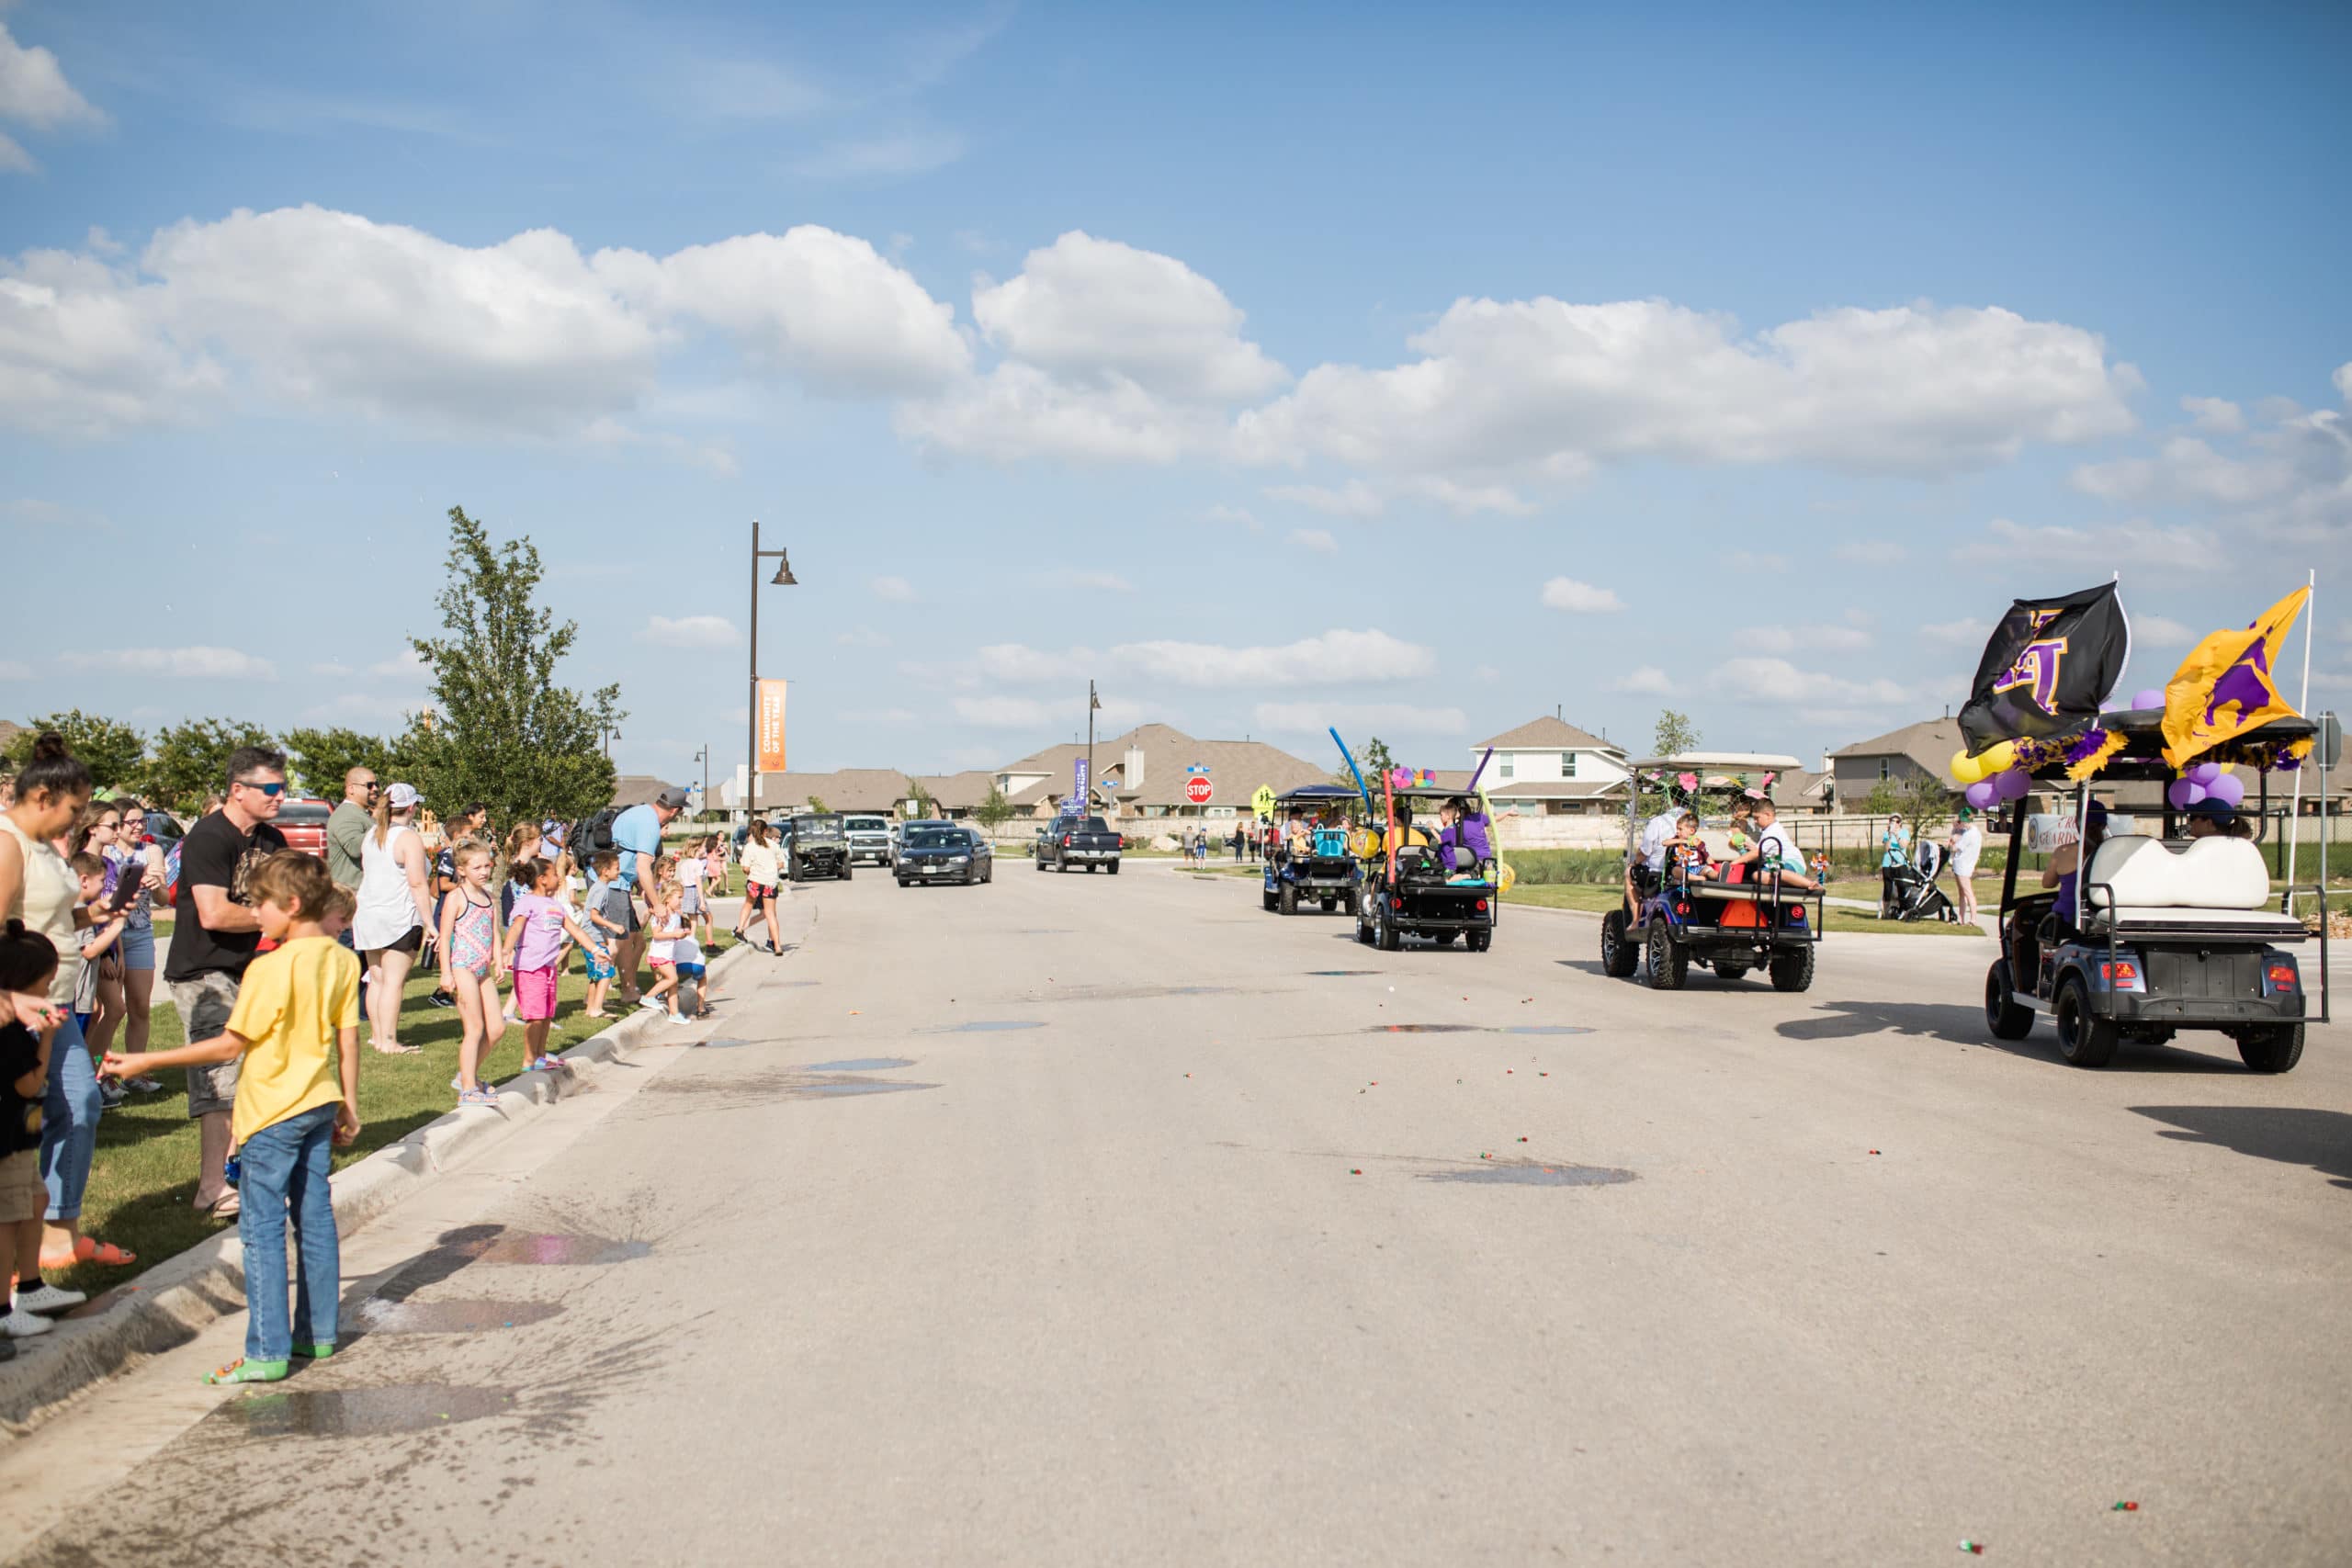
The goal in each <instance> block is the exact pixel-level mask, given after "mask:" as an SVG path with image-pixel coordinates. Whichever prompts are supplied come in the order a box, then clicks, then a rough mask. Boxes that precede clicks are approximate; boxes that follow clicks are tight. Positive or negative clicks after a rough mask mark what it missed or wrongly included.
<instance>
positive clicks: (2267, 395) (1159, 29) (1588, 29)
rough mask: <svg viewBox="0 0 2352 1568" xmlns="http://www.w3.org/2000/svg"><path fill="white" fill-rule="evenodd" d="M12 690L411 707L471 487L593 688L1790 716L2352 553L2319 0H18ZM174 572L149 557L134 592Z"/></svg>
mask: <svg viewBox="0 0 2352 1568" xmlns="http://www.w3.org/2000/svg"><path fill="white" fill-rule="evenodd" d="M0 27H5V28H6V42H5V45H0V136H5V137H6V141H0V530H5V532H6V537H7V539H8V544H9V551H10V555H11V556H12V558H14V559H15V561H16V562H17V563H18V565H19V567H20V568H23V567H29V568H30V579H29V581H31V582H32V583H34V584H35V585H36V587H37V588H38V590H39V592H37V593H36V594H34V595H33V596H31V598H30V599H29V600H20V601H19V604H18V613H17V615H14V616H12V617H11V621H12V632H13V635H12V637H11V639H10V640H11V646H10V647H9V648H8V649H6V650H4V651H0V713H6V714H9V715H23V714H30V713H38V712H42V711H47V710H49V709H51V708H56V707H65V706H74V705H79V706H82V707H85V708H96V709H98V710H102V711H105V712H107V713H110V714H114V715H117V716H124V717H130V718H132V719H134V720H136V721H137V722H140V723H141V724H143V725H147V726H151V727H152V726H153V725H156V724H160V723H164V722H168V721H170V720H172V719H175V718H177V717H180V716H185V715H190V714H227V715H237V716H250V717H253V718H255V719H259V720H261V721H263V722H266V723H269V724H272V725H277V726H285V725H291V724H296V723H303V722H320V721H340V722H349V723H354V724H356V725H358V726H360V727H362V728H382V729H390V728H397V726H398V725H399V723H400V721H401V714H402V713H403V712H404V711H406V710H407V709H410V708H413V706H415V705H416V704H417V703H418V702H419V701H420V700H421V698H420V693H421V686H420V684H419V682H418V681H417V677H416V674H415V671H413V669H412V668H409V667H407V666H406V665H405V663H404V661H403V660H402V659H401V649H402V648H403V646H404V644H403V640H402V639H403V637H405V636H406V635H407V634H410V633H414V632H423V631H426V630H428V629H429V628H430V621H431V617H432V615H433V609H432V600H433V596H434V593H435V591H436V589H437V587H438V584H439V573H440V570H441V560H440V557H441V543H442V537H443V534H442V524H441V517H442V513H443V512H444V510H445V509H446V508H447V506H449V505H450V504H452V503H459V504H463V505H464V506H465V507H467V509H468V510H469V512H471V513H474V514H475V515H477V516H479V517H482V518H484V519H485V520H487V521H488V523H489V524H490V525H491V526H492V529H493V531H495V532H499V533H502V534H503V533H514V532H527V533H528V534H530V535H531V536H532V537H533V539H534V540H535V541H536V542H537V544H538V545H539V547H540V548H541V549H542V551H543V552H544V553H545V554H546V556H547V557H548V561H549V563H550V566H551V568H552V571H551V576H550V580H549V582H548V595H549V597H550V599H551V600H552V602H553V603H554V604H555V605H556V607H557V608H558V609H559V611H560V613H562V614H564V615H570V616H572V617H574V618H576V619H577V620H578V621H579V622H580V624H581V626H582V630H583V633H584V634H585V635H584V637H583V639H582V649H581V652H580V653H579V655H578V657H577V658H576V660H575V661H574V666H573V669H572V670H571V678H572V679H573V680H574V681H575V682H577V683H578V684H580V685H582V686H583V687H585V686H593V685H595V684H599V683H602V682H605V681H612V680H617V681H619V682H621V684H622V687H623V700H624V704H625V705H626V706H628V708H629V709H630V710H631V712H632V715H633V716H632V718H631V720H630V721H629V723H628V725H627V726H626V727H625V734H624V739H622V741H621V742H620V743H619V744H618V745H617V746H616V749H615V751H616V761H619V762H620V763H621V764H622V765H623V766H624V767H625V768H627V769H628V770H630V771H641V772H651V773H663V774H666V775H670V776H673V777H674V776H683V775H684V774H686V773H690V772H693V771H694V769H693V766H692V764H691V763H690V762H689V761H688V759H689V758H690V757H691V755H692V754H693V752H694V751H695V749H696V748H698V747H700V746H702V745H704V744H705V743H706V742H707V743H708V744H709V746H710V749H711V752H712V755H713V758H714V759H715V760H716V761H718V763H719V764H720V766H719V767H718V768H717V769H715V770H714V773H718V774H723V773H725V772H726V771H727V770H728V769H729V768H731V766H732V765H733V763H734V762H735V761H739V760H740V759H741V754H742V749H743V732H744V723H743V717H742V715H743V709H744V704H745V688H744V684H743V673H742V671H743V669H744V648H743V643H742V637H743V632H744V627H745V622H746V604H745V600H746V594H747V591H748V590H747V570H746V567H745V564H744V562H743V559H742V554H743V551H744V549H745V547H746V545H747V539H748V533H749V520H750V519H752V517H755V516H756V517H759V518H761V519H762V520H763V524H764V525H765V527H766V529H767V531H768V534H769V536H770V538H771V540H772V541H774V542H781V543H784V544H786V545H787V546H788V547H790V549H791V551H792V558H793V565H794V568H795V570H796V572H797V575H798V576H799V578H800V580H801V582H802V584H803V585H802V586H801V587H798V588H796V589H790V590H777V589H770V590H766V591H764V592H765V597H764V598H763V601H762V607H761V617H762V628H761V631H762V637H761V644H762V660H761V662H762V666H763V672H765V673H768V674H772V675H782V676H786V677H788V678H790V679H791V680H792V681H793V682H794V689H793V710H792V719H793V724H792V746H793V761H794V762H795V764H796V765H797V766H801V767H814V768H823V767H833V766H845V765H878V766H899V767H906V768H910V769H926V770H927V769H933V768H940V769H944V768H949V767H956V766H970V765H984V764H989V763H994V762H998V761H1006V760H1010V759H1011V758H1012V757H1014V756H1018V755H1020V754H1022V753H1023V752H1026V751H1028V750H1032V749H1034V748H1035V747H1037V746H1041V745H1044V744H1047V743H1049V742H1051V741H1054V740H1057V739H1067V738H1068V737H1069V734H1070V733H1071V731H1072V730H1073V729H1074V728H1078V727H1080V726H1082V725H1083V722H1084V713H1083V694H1084V690H1085V684H1086V682H1087V680H1088V679H1089V678H1090V677H1091V678H1093V679H1095V680H1097V681H1098V682H1100V683H1101V685H1102V688H1103V692H1104V694H1105V701H1106V706H1107V708H1108V713H1107V715H1106V716H1107V717H1108V718H1109V719H1110V720H1111V722H1112V726H1113V728H1117V727H1118V726H1119V725H1120V724H1122V723H1124V722H1126V721H1129V720H1132V719H1136V718H1156V719H1161V720H1164V721H1166V722H1170V723H1172V724H1176V725H1178V726H1180V727H1182V728H1187V729H1189V730H1191V731H1193V733H1195V734H1200V735H1204V736H1239V735H1242V734H1250V735H1253V736H1256V737H1258V738H1260V739H1272V740H1274V741H1276V742H1277V743H1280V744H1284V745H1287V746H1289V747H1291V749H1293V750H1298V751H1300V752H1302V753H1303V754H1306V755H1308V756H1311V757H1317V758H1320V757H1322V756H1323V755H1324V753H1325V751H1326V750H1328V749H1329V742H1328V741H1319V742H1318V739H1317V738H1318V737H1319V735H1320V731H1321V728H1322V726H1323V724H1324V723H1327V722H1332V721H1336V722H1338V723H1340V726H1341V728H1343V729H1344V730H1346V731H1348V732H1350V733H1351V735H1356V736H1361V735H1363V734H1364V733H1367V732H1374V731H1376V732H1377V733H1379V734H1381V735H1383V736H1384V737H1385V738H1386V739H1389V741H1390V743H1391V745H1392V748H1393V749H1394V750H1395V751H1396V753H1397V756H1398V757H1399V759H1400V760H1405V761H1420V762H1423V763H1425V764H1428V765H1451V764H1453V763H1455V762H1457V761H1459V759H1460V756H1461V754H1462V751H1463V749H1464V748H1465V747H1467V746H1468V744H1469V743H1470V742H1471V741H1472V740H1474V739H1478V738H1480V737H1483V736H1485V735H1487V734H1490V733H1493V732H1495V731H1498V730H1500V729H1503V728H1509V727H1510V726H1512V725H1515V724H1517V723H1519V722H1521V721H1522V720H1524V719H1525V718H1528V717H1530V716H1533V715H1534V714H1536V713H1539V712H1549V711H1551V710H1552V709H1553V708H1554V707H1555V705H1557V706H1559V707H1561V708H1562V709H1563V710H1564V711H1565V712H1566V715H1567V716H1569V717H1570V718H1571V719H1573V720H1575V721H1577V722H1578V723H1580V724H1583V725H1584V726H1586V727H1587V728H1593V729H1597V730H1598V729H1606V730H1607V732H1608V733H1610V734H1611V736H1613V737H1618V738H1629V737H1640V736H1643V735H1645V733H1646V731H1647V729H1648V728H1649V725H1650V722H1651V720H1652V718H1653V717H1654V716H1655V714H1656V713H1657V709H1658V708H1659V707H1660V706H1661V705H1673V706H1676V707H1679V708H1682V709H1684V710H1686V711H1688V712H1690V713H1691V714H1692V715H1694V716H1696V718H1697V719H1698V721H1699V724H1700V727H1701V728H1702V732H1703V733H1704V735H1705V736H1706V738H1707V739H1708V740H1709V741H1710V742H1711V743H1714V744H1719V745H1724V746H1740V747H1752V748H1758V749H1772V750H1792V751H1796V752H1798V753H1801V754H1803V753H1808V752H1816V751H1819V750H1823V749H1825V748H1827V747H1832V746H1836V745H1839V744H1843V743H1845V742H1847V741H1849V740H1851V739H1859V738H1861V737H1863V736H1867V735H1870V734H1873V733H1876V732H1878V731H1880V730H1883V729H1885V728H1893V727H1894V726H1895V725H1898V724H1901V723H1905V722H1908V721H1909V720H1911V719H1913V718H1916V717H1919V716H1923V715H1928V714H1932V713H1934V712H1936V711H1938V710H1939V708H1940V706H1941V705H1943V704H1944V703H1946V702H1947V701H1950V700H1952V699H1954V698H1955V697H1956V696H1957V695H1958V694H1959V693H1960V691H1961V689H1962V686H1963V685H1964V682H1965V678H1966V674H1967V671H1969V670H1970V669H1971V668H1972V667H1973V662H1974V659H1975V655H1976V651H1977V649H1978V646H1979V644H1980V642H1981V637H1982V628H1983V626H1984V625H1985V623H1986V622H1987V621H1989V620H1990V619H1991V618H1992V616H1993V615H1995V614H1996V613H1997V611H1998V610H1999V609H2000V607H2001V606H2003V605H2004V604H2006V603H2007V600H2008V599H2009V598H2010V597H2011V596H2012V595H2014V594H2018V593H2030V592H2049V591H2058V590H2064V589H2070V588H2074V587H2078V586H2082V585H2084V584H2086V583H2087V582H2090V581H2098V580H2100V579H2102V578H2104V577H2106V576H2107V575H2108V574H2109V572H2111V571H2120V572H2121V573H2122V575H2123V581H2124V585H2125V595H2126V601H2127V603H2128V604H2130V605H2131V608H2132V611H2133V614H2134V618H2135V624H2136V625H2137V626H2138V628H2139V631H2140V638H2139V651H2138V653H2137V655H2136V657H2135V660H2134V668H2133V671H2131V675H2130V676H2129V677H2127V679H2128V680H2130V681H2131V682H2134V683H2139V682H2145V683H2156V682H2157V680H2159V679H2160V678H2161V676H2162V675H2164V674H2165V673H2166V672H2168V671H2169V670H2170V668H2171V664H2172V662H2173V660H2175V659H2177V649H2178V648H2179V647H2180V646H2181V645H2183V644H2185V642H2186V641H2187V640H2189V639H2190V638H2192V637H2194V636H2195V635H2196V634H2199V633H2201V632H2203V631H2205V630H2207V629H2211V627H2213V626H2219V625H2222V624H2224V623H2226V622H2231V621H2238V622H2243V621H2244V620H2245V619H2246V618H2248V617H2249V616H2251V615H2253V614H2254V613H2255V612H2256V610H2257V609H2259V608H2260V607H2262V606H2263V605H2265V604H2268V603H2269V602H2270V600H2271V599H2273V598H2275V597H2276V596H2277V595H2278V593H2279V592H2284V591H2285V590H2286V589H2287V588H2288V587H2290V586H2291V585H2292V583H2294V582H2295V581H2300V580H2301V575H2302V572H2303V571H2304V570H2306V569H2307V568H2314V567H2315V568H2317V569H2318V570H2319V571H2320V573H2321V588H2320V598H2319V611H2318V614H2317V615H2316V617H2315V624H2316V626H2317V627H2318V631H2319V637H2320V640H2319V643H2318V646H2317V649H2316V650H2315V654H2314V671H2315V682H2314V683H2315V693H2314V697H2315V705H2316V701H2317V700H2318V699H2320V698H2331V699H2333V700H2334V701H2335V702H2338V703H2341V702H2342V701H2343V700H2344V695H2343V694H2346V693H2347V692H2352V613H2347V606H2346V602H2345V601H2344V600H2343V599H2342V598H2341V597H2340V596H2339V595H2341V594H2342V593H2343V592H2346V590H2347V589H2352V576H2347V574H2346V573H2345V572H2344V570H2342V569H2343V568H2345V567H2346V566H2347V565H2352V550H2348V549H2347V547H2346V540H2347V538H2352V434H2347V417H2346V416H2347V403H2352V297H2347V295H2346V290H2345V289H2344V288H2343V287H2342V283H2341V275H2342V269H2343V265H2344V261H2345V257H2346V254H2347V250H2352V247H2347V244H2346V241H2347V238H2352V204H2347V203H2346V202H2345V201H2344V200H2343V199H2342V196H2343V191H2344V175H2343V164H2342V150H2343V149H2344V148H2345V147H2346V146H2347V145H2352V109H2348V108H2347V107H2346V103H2347V99H2346V95H2345V94H2344V93H2343V92H2342V91H2341V83H2340V79H2339V76H2340V71H2339V68H2340V63H2341V62H2342V61H2344V60H2345V59H2346V58H2347V57H2352V12H2347V11H2346V10H2344V9H2343V8H2340V7H2329V6H2303V7H2292V8H2288V7H2276V8H2259V7H2250V8H2238V9H2234V10H2230V11H2221V10H2212V9H2191V8H2188V7H2168V8H2165V9H2164V10H2163V11H2161V12H2158V13H2152V14H2143V13H2141V12H2139V11H2132V10H2126V9H2124V8H2119V7H2111V6H2084V7H2048V6H2039V7H2026V6H2018V7H1997V6H1996V7H1974V8H1969V9H1966V10H1964V11H1961V10H1954V11H1951V12H1949V13H1938V14H1933V15H1929V14H1925V13H1919V12H1916V11H1912V10H1908V9H1906V10H1904V11H1900V12H1889V11H1887V10H1885V9H1884V8H1882V7H1863V6H1852V7H1810V8H1806V9H1805V10H1804V13H1803V15H1801V16H1791V15H1787V14H1783V13H1773V14H1770V15H1761V14H1758V13H1756V12H1755V11H1754V10H1753V8H1749V7H1731V6H1725V7H1720V8H1715V9H1713V11H1712V12H1711V11H1710V10H1709V9H1708V8H1704V7H1702V8H1697V9H1689V8H1686V9H1684V10H1680V11H1677V12H1673V13H1670V14H1669V13H1651V14H1641V15H1628V14H1623V12H1621V11H1619V10H1616V9H1610V10H1603V9H1600V8H1581V7H1579V8H1568V7H1544V8H1535V7H1510V8H1505V7H1478V6H1469V7H1455V8H1449V9H1448V10H1447V11H1446V12H1445V13H1444V14H1443V16H1442V17H1439V16H1438V14H1437V13H1434V12H1432V13H1429V14H1427V15H1426V16H1421V17H1415V16H1413V15H1410V14H1407V13H1404V12H1401V11H1397V12H1391V11H1389V10H1387V9H1385V8H1374V9H1372V10H1370V11H1366V10H1365V9H1363V8H1361V7H1338V6H1297V7H1286V8H1282V9H1280V11H1279V12H1278V13H1277V14H1274V15H1271V16H1270V15H1266V14H1261V8H1255V7H1223V6H1194V7H1189V8H1183V9H1182V10H1181V11H1178V10H1175V9H1170V8H1154V9H1146V8H1142V7H1127V6H1048V5H1038V4H1029V5H1020V6H1010V5H1008V6H947V7H824V8H814V7H812V8H805V9H804V8H786V7H778V6H663V7H659V8H655V7H631V6H618V5H600V4H594V3H591V4H584V5H583V4H578V3H569V4H565V5H561V6H557V5H551V4H550V5H541V4H537V3H534V0H489V3H485V0H474V3H470V4H465V5H435V4H429V3H427V4H416V3H411V4H404V5H399V6H390V5H386V6H368V5H352V6H333V7H311V8H307V9H299V8H298V9H293V10H285V9H272V10H271V11H269V12H268V13H267V14H266V15H265V14H264V13H263V12H262V11H260V10H257V9H254V8H241V9H238V10H235V11H232V12H222V11H220V10H217V9H214V8H198V7H182V6H161V5H127V4H110V3H107V0H76V3H74V4H72V5H65V4H58V3H52V0H17V3H15V4H8V5H0ZM127 595H128V596H130V602H137V601H138V599H139V598H141V597H143V599H144V601H145V602H146V604H147V607H148V609H149V610H150V611H152V613H149V614H144V615H141V614H138V613H133V614H130V615H124V614H123V613H122V611H121V609H119V608H118V606H121V605H124V604H126V596H127Z"/></svg>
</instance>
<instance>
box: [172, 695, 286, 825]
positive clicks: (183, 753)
mask: <svg viewBox="0 0 2352 1568" xmlns="http://www.w3.org/2000/svg"><path fill="white" fill-rule="evenodd" d="M276 744H277V741H276V740H275V739H272V738H271V736H270V733H269V731H268V730H266V729H264V728H262V727H261V726H260V725H258V724H251V723H248V722H246V721H245V720H243V719H239V718H191V719H187V720H184V721H182V722H181V723H178V724H171V725H165V726H164V728H162V729H159V730H157V731H156V732H155V750H154V754H153V756H151V757H149V758H148V760H147V766H146V768H145V770H144V772H143V773H142V774H141V780H140V784H141V793H142V794H145V795H152V796H153V797H154V798H155V799H157V800H161V801H164V802H165V803H167V804H168V805H169V806H170V807H172V808H173V809H174V810H175V811H178V812H180V813H182V814H183V815H185V814H187V813H188V812H191V811H194V810H196V809H197V808H198V807H201V806H202V805H203V804H204V797H205V796H206V795H219V794H220V792H221V791H223V790H225V789H227V788H228V786H229V754H230V753H231V752H232V751H234V750H237V749H238V748H239V747H242V746H275V745H276Z"/></svg>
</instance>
